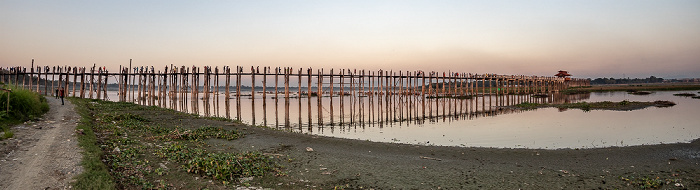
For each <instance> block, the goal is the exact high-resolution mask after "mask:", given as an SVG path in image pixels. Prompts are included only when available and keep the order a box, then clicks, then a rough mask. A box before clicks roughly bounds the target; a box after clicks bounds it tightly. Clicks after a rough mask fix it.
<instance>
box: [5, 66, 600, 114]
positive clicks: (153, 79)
mask: <svg viewBox="0 0 700 190" xmlns="http://www.w3.org/2000/svg"><path fill="white" fill-rule="evenodd" d="M130 65H131V63H130ZM244 77H245V78H248V77H249V79H250V81H251V84H253V85H251V86H244V85H243V84H242V81H243V80H244V79H245V78H244ZM280 78H281V79H280ZM272 79H274V81H269V80H272ZM256 80H257V81H260V82H261V84H262V86H257V85H258V84H259V83H256ZM280 80H281V81H280ZM108 81H110V82H111V83H108ZM292 81H294V82H296V83H297V84H296V86H294V84H290V83H292ZM0 82H3V83H8V84H11V85H16V86H17V87H21V88H25V89H31V90H33V91H36V92H39V93H43V94H44V95H50V94H53V93H55V90H56V89H59V88H64V89H65V92H66V96H72V97H80V98H90V99H103V100H107V99H110V97H108V96H107V94H108V93H107V92H108V90H109V91H110V92H113V91H116V92H117V93H116V96H117V97H115V98H116V99H113V101H122V102H134V103H137V104H141V105H148V106H159V107H164V108H169V109H173V110H177V111H183V112H188V113H200V110H199V108H200V105H199V102H200V101H199V100H201V102H202V103H203V108H204V109H205V110H204V113H205V115H209V110H210V109H211V107H210V106H211V105H212V104H211V103H210V102H209V101H216V102H217V103H215V104H213V105H214V108H213V109H214V110H217V112H218V109H219V108H218V105H219V104H218V101H219V94H223V95H224V98H225V102H226V105H225V108H226V112H227V113H228V112H229V107H230V106H229V105H230V104H229V99H234V97H235V99H237V101H240V99H241V96H250V98H252V99H255V98H256V96H260V97H258V98H262V99H267V98H268V96H271V97H270V98H273V99H280V98H284V99H285V100H286V101H289V99H290V98H300V99H301V98H309V99H311V97H317V96H318V97H328V96H330V97H339V98H340V102H341V108H342V103H343V102H344V101H343V98H344V97H345V96H350V97H352V98H362V97H374V96H415V97H422V98H423V99H425V98H469V97H480V96H487V95H489V96H490V95H494V96H500V95H514V94H519V95H522V94H549V93H552V92H557V91H561V90H564V89H567V88H569V87H576V86H588V85H590V81H588V80H586V79H576V78H574V79H568V78H567V79H565V78H560V77H550V76H524V75H499V74H473V73H462V72H447V73H446V72H424V71H386V70H377V71H369V70H358V69H330V70H328V71H325V70H324V69H316V71H314V69H311V68H306V69H302V68H296V69H293V68H289V67H285V68H280V67H277V68H271V67H251V68H243V67H239V66H236V68H232V67H229V66H224V67H222V68H218V67H209V66H202V67H198V66H192V67H186V66H174V65H170V66H165V67H162V68H161V69H157V70H156V69H155V68H154V67H153V66H151V67H150V68H149V67H131V66H129V67H125V66H120V69H119V70H118V71H117V72H110V71H108V70H107V69H106V68H105V67H97V66H93V67H91V68H85V67H70V66H62V67H58V66H36V67H35V66H34V61H33V60H32V66H31V67H29V68H25V67H11V68H2V69H1V70H0ZM270 83H272V84H270ZM222 85H223V86H222ZM290 85H291V86H290ZM304 85H305V86H304ZM212 95H214V96H212ZM185 100H189V101H185ZM317 101H319V103H320V101H321V98H317ZM188 102H189V103H188ZM263 102H264V101H263ZM309 104H310V103H309ZM239 109H240V108H239ZM238 114H239V117H238V118H240V110H238ZM217 115H218V114H217ZM227 117H228V114H227Z"/></svg>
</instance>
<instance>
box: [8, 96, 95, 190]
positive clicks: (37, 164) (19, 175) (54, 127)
mask: <svg viewBox="0 0 700 190" xmlns="http://www.w3.org/2000/svg"><path fill="white" fill-rule="evenodd" d="M47 100H48V103H49V106H50V107H51V110H50V111H49V112H48V113H46V114H45V115H44V116H43V117H42V118H41V119H39V120H37V121H29V122H26V123H24V124H20V125H17V126H14V127H13V128H12V131H13V132H14V133H15V136H14V138H12V139H7V140H4V141H1V142H0V145H1V146H0V189H70V188H71V186H70V184H69V183H70V182H71V181H72V179H73V177H74V176H76V175H77V174H79V173H81V172H82V167H81V166H80V161H81V159H82V154H80V151H81V150H80V148H79V147H78V139H77V135H76V133H75V127H76V125H77V123H78V121H79V120H80V116H79V115H77V114H76V113H75V112H74V111H73V107H74V106H73V104H71V103H70V102H69V101H68V100H66V101H65V105H61V100H60V99H55V98H53V97H47Z"/></svg>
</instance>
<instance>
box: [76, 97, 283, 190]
mask: <svg viewBox="0 0 700 190" xmlns="http://www.w3.org/2000/svg"><path fill="white" fill-rule="evenodd" d="M71 100H72V101H74V103H75V104H76V105H77V106H76V107H79V108H80V109H81V113H84V114H83V118H84V120H85V122H84V123H86V125H85V126H86V128H82V129H83V131H84V132H85V134H84V135H81V137H85V139H82V140H81V142H80V143H81V146H83V147H84V148H85V149H86V151H85V153H84V154H85V157H91V158H96V159H92V160H90V161H87V160H86V161H84V163H83V165H86V166H85V167H86V173H90V172H92V174H84V175H80V176H79V178H78V181H77V182H76V183H75V186H76V187H80V188H81V189H110V188H117V189H172V188H185V189H203V188H211V187H212V184H211V183H207V182H206V181H208V180H195V177H194V176H202V177H203V178H209V179H212V180H215V181H216V183H215V184H218V185H223V186H229V185H244V186H245V185H250V184H240V183H239V181H238V179H239V178H243V177H252V176H254V177H264V176H277V175H282V173H281V170H280V166H279V165H278V164H277V163H276V160H275V159H273V158H270V157H268V156H265V155H263V154H262V153H260V152H219V151H217V150H210V149H208V147H210V146H209V145H208V144H207V143H206V142H207V141H206V140H207V139H223V140H235V139H238V138H241V137H243V134H241V133H239V132H238V131H236V130H232V129H227V128H224V127H218V126H208V125H206V124H204V123H206V122H204V121H206V120H214V121H228V122H234V123H236V122H237V121H235V120H230V119H226V118H204V117H199V116H196V115H189V114H180V113H179V112H173V111H172V110H168V109H163V108H157V107H148V106H139V105H135V104H132V103H120V102H106V101H98V100H85V99H71ZM176 118H177V119H176ZM175 120H179V121H181V122H182V123H183V124H184V125H185V126H177V125H174V124H172V123H170V122H172V121H175ZM183 120H184V121H183ZM81 123H83V122H81ZM83 141H84V142H85V144H83ZM87 165H94V166H96V167H88V166H87ZM168 168H171V169H168ZM87 170H89V171H87ZM193 175H194V176H193ZM93 176H103V177H100V178H94V177H93ZM91 177H92V178H91ZM95 180H97V181H99V182H97V183H95V182H94V181H95ZM246 183H249V182H246ZM93 184H101V185H99V186H91V185H93ZM214 188H221V187H219V186H216V185H215V187H214Z"/></svg>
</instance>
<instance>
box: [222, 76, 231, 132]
mask: <svg viewBox="0 0 700 190" xmlns="http://www.w3.org/2000/svg"><path fill="white" fill-rule="evenodd" d="M224 70H225V71H226V101H225V102H226V105H225V106H226V118H227V119H231V108H230V106H231V103H230V99H231V91H230V86H231V68H229V67H228V66H226V68H224Z"/></svg>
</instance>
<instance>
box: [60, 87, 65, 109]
mask: <svg viewBox="0 0 700 190" xmlns="http://www.w3.org/2000/svg"><path fill="white" fill-rule="evenodd" d="M64 93H65V90H63V88H61V90H59V91H58V95H59V96H61V105H63V96H64Z"/></svg>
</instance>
